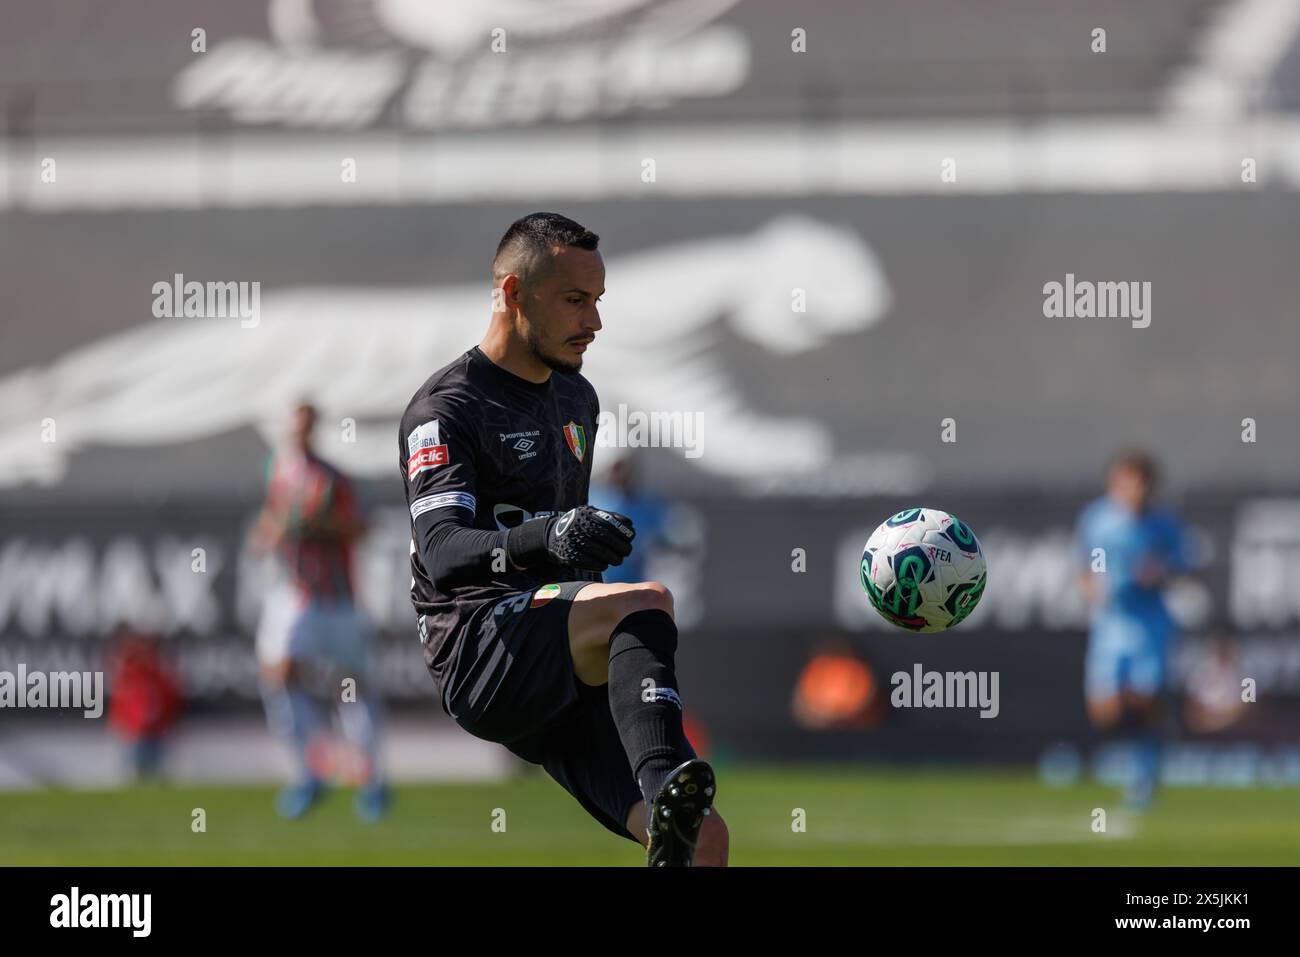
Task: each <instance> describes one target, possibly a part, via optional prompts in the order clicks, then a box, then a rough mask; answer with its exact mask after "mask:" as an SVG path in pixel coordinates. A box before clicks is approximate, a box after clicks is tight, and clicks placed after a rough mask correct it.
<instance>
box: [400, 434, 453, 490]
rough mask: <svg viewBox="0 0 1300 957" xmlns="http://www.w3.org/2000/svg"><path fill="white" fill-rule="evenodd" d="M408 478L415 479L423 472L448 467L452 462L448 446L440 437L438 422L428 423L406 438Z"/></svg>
mask: <svg viewBox="0 0 1300 957" xmlns="http://www.w3.org/2000/svg"><path fill="white" fill-rule="evenodd" d="M406 454H407V459H406V477H407V478H408V479H413V478H415V477H416V476H417V475H419V474H420V473H422V472H427V471H429V470H430V469H433V468H437V467H438V466H439V465H446V464H447V462H448V461H449V460H450V457H449V456H448V455H447V446H446V445H444V444H443V443H442V442H441V441H440V440H439V436H438V420H437V419H434V420H433V421H432V422H426V423H424V424H423V425H420V426H417V427H416V428H415V429H414V430H412V432H411V434H410V435H408V436H407V437H406Z"/></svg>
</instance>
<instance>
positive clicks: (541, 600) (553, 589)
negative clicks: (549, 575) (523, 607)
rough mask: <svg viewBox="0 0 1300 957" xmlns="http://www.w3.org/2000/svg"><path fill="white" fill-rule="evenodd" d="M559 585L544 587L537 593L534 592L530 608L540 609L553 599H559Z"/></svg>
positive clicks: (529, 604)
mask: <svg viewBox="0 0 1300 957" xmlns="http://www.w3.org/2000/svg"><path fill="white" fill-rule="evenodd" d="M559 594H560V586H559V585H543V586H542V587H541V588H539V589H537V591H535V592H533V600H532V601H530V602H529V603H528V607H529V608H538V607H540V606H542V605H545V604H546V603H547V602H548V601H550V600H551V599H552V598H557V597H559Z"/></svg>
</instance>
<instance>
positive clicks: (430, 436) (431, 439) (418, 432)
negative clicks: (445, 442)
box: [406, 419, 442, 456]
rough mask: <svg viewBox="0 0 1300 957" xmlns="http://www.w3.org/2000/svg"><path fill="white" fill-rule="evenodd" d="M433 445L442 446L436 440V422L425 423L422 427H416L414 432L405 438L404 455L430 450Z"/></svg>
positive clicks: (435, 420)
mask: <svg viewBox="0 0 1300 957" xmlns="http://www.w3.org/2000/svg"><path fill="white" fill-rule="evenodd" d="M435 445H442V442H441V441H439V438H438V420H437V419H434V420H433V421H432V422H426V423H424V425H420V426H417V427H416V428H415V430H414V431H413V432H412V433H411V434H410V435H408V436H407V437H406V454H407V455H408V456H411V455H414V454H415V453H416V452H418V451H419V450H420V449H428V448H432V447H433V446H435Z"/></svg>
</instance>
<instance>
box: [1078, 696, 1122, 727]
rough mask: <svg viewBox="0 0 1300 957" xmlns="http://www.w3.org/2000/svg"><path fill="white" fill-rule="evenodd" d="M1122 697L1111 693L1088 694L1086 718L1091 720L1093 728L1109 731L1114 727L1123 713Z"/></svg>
mask: <svg viewBox="0 0 1300 957" xmlns="http://www.w3.org/2000/svg"><path fill="white" fill-rule="evenodd" d="M1123 704H1124V703H1123V699H1121V698H1120V696H1119V695H1118V694H1112V695H1089V697H1088V701H1087V705H1088V720H1089V721H1091V722H1092V725H1093V727H1094V728H1097V729H1098V730H1100V731H1109V730H1110V729H1112V728H1114V727H1115V726H1116V725H1117V724H1118V723H1119V719H1120V715H1121V714H1123V711H1124V707H1123Z"/></svg>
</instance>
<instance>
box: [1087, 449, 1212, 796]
mask: <svg viewBox="0 0 1300 957" xmlns="http://www.w3.org/2000/svg"><path fill="white" fill-rule="evenodd" d="M1156 480H1157V470H1156V465H1155V462H1154V461H1153V460H1152V458H1151V457H1150V456H1149V455H1147V454H1146V453H1145V452H1140V451H1129V452H1123V453H1121V454H1119V455H1117V456H1116V457H1115V458H1114V459H1113V460H1112V461H1111V464H1110V468H1109V471H1108V473H1107V477H1106V494H1105V495H1104V496H1102V497H1101V498H1099V499H1097V500H1095V501H1093V502H1091V503H1090V504H1089V505H1088V506H1087V507H1085V508H1084V510H1083V512H1082V513H1081V514H1080V516H1079V522H1078V527H1077V539H1078V548H1079V558H1080V561H1081V563H1082V564H1081V571H1080V573H1079V580H1080V584H1081V587H1082V588H1083V592H1084V595H1085V596H1086V597H1087V599H1088V602H1089V604H1090V605H1091V606H1092V624H1091V633H1090V634H1089V637H1088V652H1087V657H1086V659H1085V662H1084V684H1085V694H1086V696H1087V705H1088V717H1089V719H1090V720H1091V721H1092V723H1093V725H1094V726H1095V727H1096V728H1098V729H1099V730H1102V731H1105V732H1110V733H1112V734H1116V735H1118V736H1119V737H1121V738H1124V739H1127V740H1128V741H1130V742H1131V744H1132V746H1133V754H1134V757H1135V768H1134V772H1135V773H1134V774H1133V775H1132V777H1130V779H1129V785H1128V788H1127V790H1126V795H1125V797H1126V800H1127V802H1128V803H1129V804H1130V805H1132V806H1133V807H1135V808H1144V807H1146V806H1147V805H1148V804H1150V802H1151V798H1152V796H1153V795H1154V793H1155V787H1156V782H1157V779H1158V777H1159V770H1160V731H1159V728H1160V723H1161V720H1162V717H1163V714H1162V712H1163V708H1162V692H1163V690H1164V686H1165V676H1166V672H1167V669H1168V661H1169V654H1170V651H1171V648H1172V645H1173V642H1174V639H1175V624H1174V620H1173V618H1172V616H1171V615H1170V614H1169V609H1168V608H1167V607H1166V606H1165V600H1164V595H1163V589H1164V587H1165V586H1166V585H1167V584H1168V582H1169V581H1170V578H1171V576H1173V575H1175V574H1178V573H1180V572H1186V571H1189V570H1190V569H1191V567H1192V563H1191V560H1190V555H1189V548H1188V537H1187V534H1186V531H1185V529H1184V526H1183V524H1182V521H1181V520H1180V519H1179V518H1178V516H1176V515H1175V514H1174V513H1173V512H1172V511H1170V510H1168V509H1166V508H1161V507H1159V506H1156V505H1153V504H1152V493H1153V492H1154V489H1155V486H1156Z"/></svg>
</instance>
